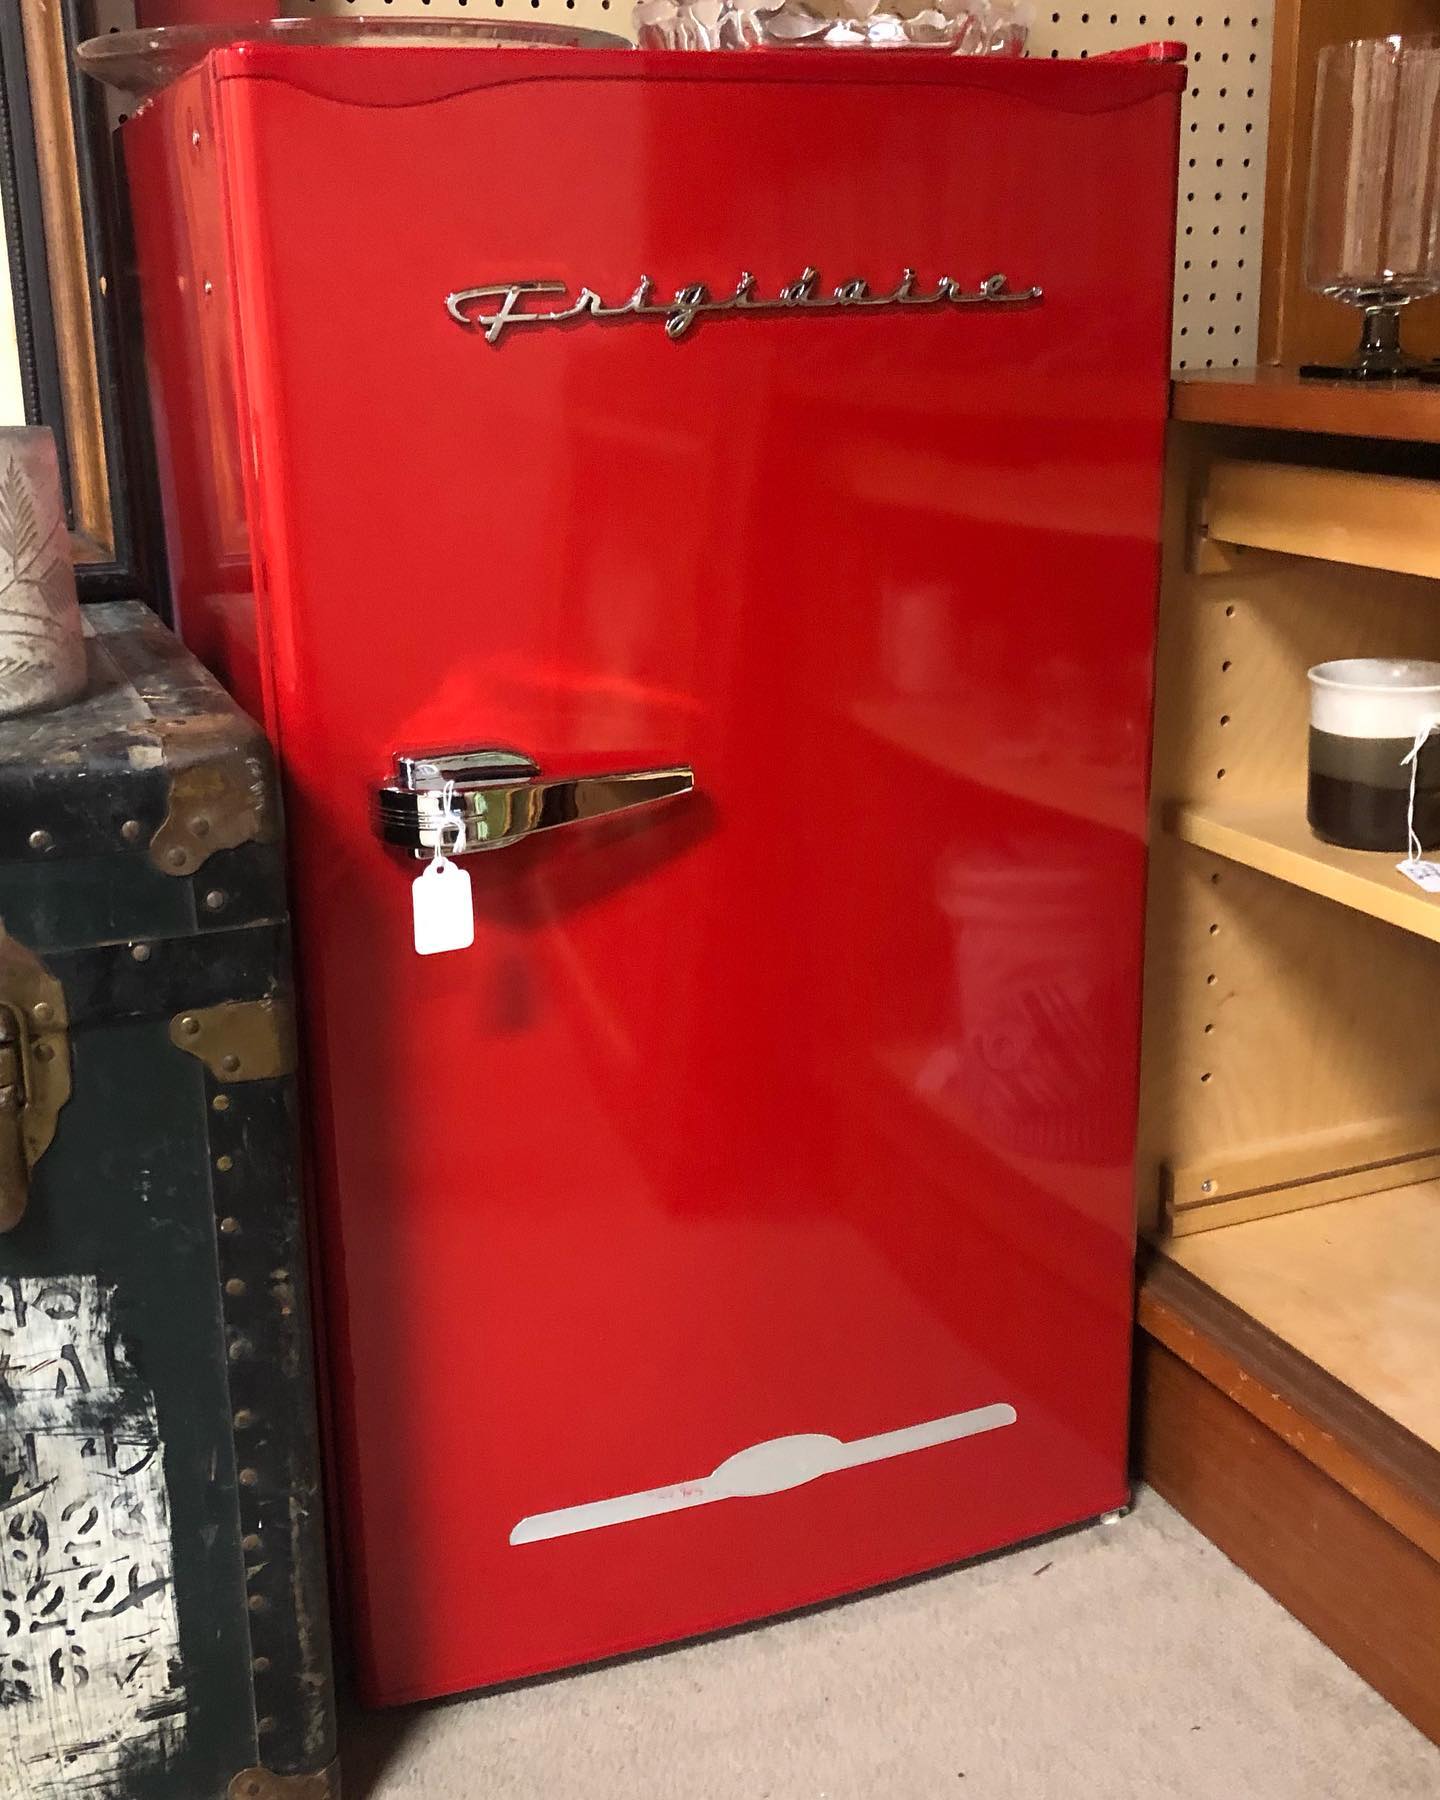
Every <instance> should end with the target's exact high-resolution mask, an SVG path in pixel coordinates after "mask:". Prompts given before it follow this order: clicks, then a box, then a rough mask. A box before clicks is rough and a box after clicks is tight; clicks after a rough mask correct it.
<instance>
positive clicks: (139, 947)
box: [130, 944, 150, 962]
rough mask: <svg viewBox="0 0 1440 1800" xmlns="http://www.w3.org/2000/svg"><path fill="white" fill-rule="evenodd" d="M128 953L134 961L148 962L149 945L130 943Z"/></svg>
mask: <svg viewBox="0 0 1440 1800" xmlns="http://www.w3.org/2000/svg"><path fill="white" fill-rule="evenodd" d="M130 954H131V956H132V957H133V958H134V959H135V961H136V962H149V960H150V946H149V945H148V944H132V945H131V946H130Z"/></svg>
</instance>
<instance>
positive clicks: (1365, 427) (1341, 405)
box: [1171, 369, 1440, 444]
mask: <svg viewBox="0 0 1440 1800" xmlns="http://www.w3.org/2000/svg"><path fill="white" fill-rule="evenodd" d="M1171 414H1172V417H1174V418H1176V419H1181V420H1184V421H1185V422H1187V423H1189V424H1194V425H1239V426H1245V427H1249V428H1251V429H1253V430H1259V431H1308V432H1317V433H1322V434H1326V435H1330V436H1335V437H1363V438H1389V439H1392V440H1397V441H1400V442H1404V443H1412V444H1413V443H1418V444H1440V386H1433V387H1432V386H1429V385H1428V384H1425V385H1422V384H1421V383H1418V382H1395V383H1386V384H1384V385H1376V384H1373V383H1371V384H1367V383H1365V382H1360V381H1302V380H1301V379H1300V377H1299V375H1298V374H1297V373H1296V372H1295V370H1294V369H1202V370H1188V371H1187V372H1186V373H1185V374H1183V375H1180V376H1177V378H1176V380H1175V385H1174V390H1173V398H1172V402H1171Z"/></svg>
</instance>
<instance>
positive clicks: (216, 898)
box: [205, 888, 225, 912]
mask: <svg viewBox="0 0 1440 1800" xmlns="http://www.w3.org/2000/svg"><path fill="white" fill-rule="evenodd" d="M205 904H206V906H208V907H209V909H210V911H211V912H219V910H220V908H221V907H222V906H223V905H224V904H225V894H224V891H223V889H221V888H211V890H210V892H209V893H208V894H207V895H206V896H205Z"/></svg>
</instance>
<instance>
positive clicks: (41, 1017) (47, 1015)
mask: <svg viewBox="0 0 1440 1800" xmlns="http://www.w3.org/2000/svg"><path fill="white" fill-rule="evenodd" d="M30 1017H31V1018H32V1019H33V1020H34V1021H35V1023H36V1024H37V1025H48V1024H49V1023H50V1021H51V1020H52V1019H53V1018H54V1017H55V1008H54V1007H53V1006H52V1005H51V1004H50V1002H49V1001H48V1000H37V1001H36V1002H35V1004H34V1005H33V1006H32V1007H31V1008H30Z"/></svg>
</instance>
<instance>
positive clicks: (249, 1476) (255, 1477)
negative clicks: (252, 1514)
mask: <svg viewBox="0 0 1440 1800" xmlns="http://www.w3.org/2000/svg"><path fill="white" fill-rule="evenodd" d="M240 1485H241V1487H259V1485H260V1472H259V1470H258V1469H242V1470H241V1471H240ZM250 1604H251V1605H252V1606H254V1605H255V1602H254V1600H252V1601H251V1602H250Z"/></svg>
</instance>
